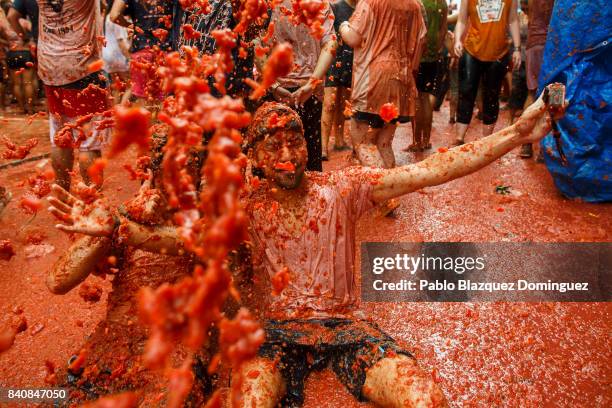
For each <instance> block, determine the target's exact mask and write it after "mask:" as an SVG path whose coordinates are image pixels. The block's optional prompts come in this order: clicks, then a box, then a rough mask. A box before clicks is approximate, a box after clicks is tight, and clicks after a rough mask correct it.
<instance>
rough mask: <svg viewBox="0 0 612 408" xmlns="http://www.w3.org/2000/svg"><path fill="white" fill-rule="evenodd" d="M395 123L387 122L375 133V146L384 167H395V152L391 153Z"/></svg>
mask: <svg viewBox="0 0 612 408" xmlns="http://www.w3.org/2000/svg"><path fill="white" fill-rule="evenodd" d="M396 128H397V125H395V124H391V123H388V124H386V125H385V126H384V127H383V128H382V129H380V130H379V131H378V132H377V133H378V134H377V135H376V147H377V148H378V151H379V152H380V156H381V157H382V159H383V163H384V167H385V168H386V169H392V168H393V167H395V154H394V153H393V146H392V143H393V138H394V137H395V129H396Z"/></svg>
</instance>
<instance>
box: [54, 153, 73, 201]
mask: <svg viewBox="0 0 612 408" xmlns="http://www.w3.org/2000/svg"><path fill="white" fill-rule="evenodd" d="M73 164H74V153H73V151H72V148H61V147H56V146H51V165H52V166H53V170H54V171H55V183H56V184H58V185H59V186H60V187H62V188H63V189H64V190H66V191H70V171H72V166H73Z"/></svg>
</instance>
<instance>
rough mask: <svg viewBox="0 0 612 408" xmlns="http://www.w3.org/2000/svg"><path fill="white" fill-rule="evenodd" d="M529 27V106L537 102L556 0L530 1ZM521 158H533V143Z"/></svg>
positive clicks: (527, 146) (524, 150)
mask: <svg viewBox="0 0 612 408" xmlns="http://www.w3.org/2000/svg"><path fill="white" fill-rule="evenodd" d="M528 4H529V26H528V27H527V47H526V51H525V53H526V56H527V64H526V76H527V101H526V102H525V104H526V106H529V105H531V104H532V103H533V101H534V100H535V95H536V91H537V90H538V77H539V76H540V68H541V67H542V59H543V58H544V45H546V35H547V33H548V24H549V23H550V17H551V16H552V12H553V9H554V7H555V0H529V2H528ZM520 156H521V157H522V158H524V159H529V158H530V157H532V156H533V146H532V145H531V143H529V144H525V145H523V146H522V147H521V152H520Z"/></svg>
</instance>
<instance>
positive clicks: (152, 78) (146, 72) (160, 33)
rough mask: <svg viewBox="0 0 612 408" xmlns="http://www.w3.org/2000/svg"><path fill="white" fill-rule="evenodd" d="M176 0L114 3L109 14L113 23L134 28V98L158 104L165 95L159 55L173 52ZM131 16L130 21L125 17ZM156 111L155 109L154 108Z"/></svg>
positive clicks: (137, 0) (139, 0)
mask: <svg viewBox="0 0 612 408" xmlns="http://www.w3.org/2000/svg"><path fill="white" fill-rule="evenodd" d="M175 9H176V1H175V0H153V1H150V0H115V1H114V3H113V7H112V8H111V11H110V19H111V21H112V22H113V23H115V24H119V25H120V26H123V27H130V26H131V25H132V24H133V26H134V38H133V39H132V47H131V49H130V52H131V62H130V79H131V81H132V96H134V97H136V98H138V99H140V100H141V101H147V100H148V101H150V102H153V105H156V104H158V103H159V102H160V101H161V100H162V98H163V93H162V91H161V89H160V83H161V80H160V78H158V77H157V73H156V64H155V61H156V58H157V56H158V55H159V54H158V52H162V53H165V52H168V51H170V50H172V33H171V31H172V23H173V18H174V12H175ZM126 16H127V17H130V19H131V22H130V21H128V19H127V18H126ZM151 107H152V108H153V109H154V110H156V109H155V107H154V106H151Z"/></svg>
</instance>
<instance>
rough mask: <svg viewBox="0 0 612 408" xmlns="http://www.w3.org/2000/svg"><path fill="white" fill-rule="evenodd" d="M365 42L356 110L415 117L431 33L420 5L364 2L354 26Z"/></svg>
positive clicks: (411, 0)
mask: <svg viewBox="0 0 612 408" xmlns="http://www.w3.org/2000/svg"><path fill="white" fill-rule="evenodd" d="M350 24H351V28H352V29H353V30H355V31H356V32H357V33H358V34H359V35H360V36H361V38H362V44H361V45H360V46H359V47H356V48H355V50H354V59H353V93H352V105H353V110H356V111H359V112H369V113H376V114H378V113H379V112H380V108H381V107H382V105H384V104H385V103H389V102H390V103H393V104H394V105H395V106H396V107H397V108H398V110H399V115H400V116H413V115H414V109H415V100H416V96H417V89H416V85H415V83H414V77H413V71H416V70H417V67H418V65H419V60H420V57H421V49H422V47H423V45H424V42H425V36H426V34H427V27H426V26H425V22H424V20H423V15H422V13H421V4H420V2H419V1H418V0H404V1H396V0H361V1H360V2H359V3H358V4H357V8H356V9H355V12H354V13H353V16H352V17H351V20H350Z"/></svg>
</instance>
